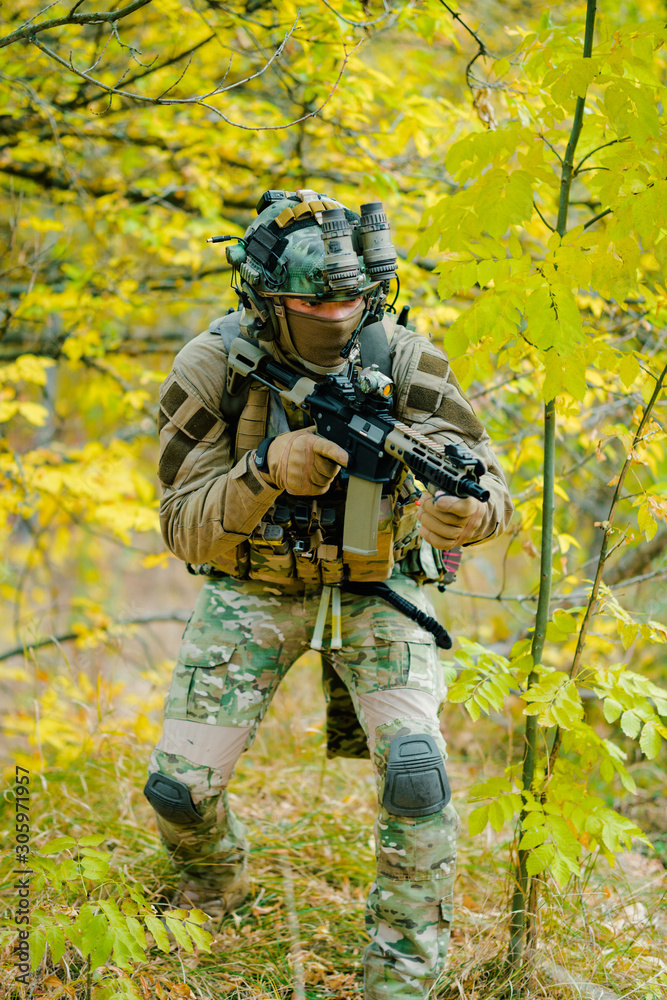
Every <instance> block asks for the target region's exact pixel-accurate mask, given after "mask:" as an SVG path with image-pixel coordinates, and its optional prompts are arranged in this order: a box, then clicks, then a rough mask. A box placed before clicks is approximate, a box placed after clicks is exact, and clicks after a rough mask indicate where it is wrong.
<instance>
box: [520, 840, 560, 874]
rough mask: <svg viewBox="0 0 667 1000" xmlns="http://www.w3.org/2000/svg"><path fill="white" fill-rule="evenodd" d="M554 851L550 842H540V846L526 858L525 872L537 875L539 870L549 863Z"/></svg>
mask: <svg viewBox="0 0 667 1000" xmlns="http://www.w3.org/2000/svg"><path fill="white" fill-rule="evenodd" d="M554 853H555V852H554V847H553V845H552V844H542V845H541V846H540V847H536V848H535V850H534V851H531V852H530V854H529V855H528V857H527V858H526V871H527V873H528V874H529V875H539V874H540V872H543V871H544V869H545V868H548V866H549V865H550V864H551V860H552V858H553V856H554Z"/></svg>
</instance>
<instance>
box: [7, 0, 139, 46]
mask: <svg viewBox="0 0 667 1000" xmlns="http://www.w3.org/2000/svg"><path fill="white" fill-rule="evenodd" d="M151 2H152V0H134V2H133V3H130V4H128V5H127V7H121V9H120V10H112V11H108V12H107V13H104V12H102V11H100V12H99V13H98V14H75V13H74V11H75V10H76V8H77V7H78V6H79V4H78V3H77V4H76V5H75V6H74V7H72V10H71V11H70V12H69V14H65V15H64V17H55V18H53V19H52V20H51V21H42V23H41V24H35V25H31V24H30V21H26V22H25V24H22V25H21V27H20V28H17V29H16V31H12V33H11V34H9V35H5V36H4V38H0V49H4V48H5V46H6V45H12V44H13V43H14V42H19V41H21V39H23V38H26V39H28V40H29V41H31V42H34V40H35V39H34V36H35V35H36V34H37V32H38V31H50V30H51V29H52V28H59V27H60V26H61V25H63V24H98V23H99V22H100V21H104V22H106V23H107V24H113V23H114V21H118V20H120V18H122V17H127V16H128V14H133V13H134V12H135V11H136V10H140V8H141V7H146V6H147V5H148V4H149V3H151ZM51 6H55V4H51ZM47 9H48V8H47ZM36 16H39V15H36ZM30 20H34V18H31V19H30Z"/></svg>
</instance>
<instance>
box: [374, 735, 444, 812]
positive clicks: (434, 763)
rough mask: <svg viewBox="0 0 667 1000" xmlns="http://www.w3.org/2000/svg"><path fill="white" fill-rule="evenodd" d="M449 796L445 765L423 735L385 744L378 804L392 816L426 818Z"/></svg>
mask: <svg viewBox="0 0 667 1000" xmlns="http://www.w3.org/2000/svg"><path fill="white" fill-rule="evenodd" d="M451 797H452V793H451V790H450V787H449V781H448V780H447V773H446V771H445V763H444V761H443V759H442V754H441V753H440V751H439V750H438V747H437V745H436V742H435V740H434V739H433V737H432V736H429V735H428V734H427V733H413V734H412V735H410V736H395V737H394V739H393V740H392V741H391V743H390V744H389V761H388V763H387V777H386V780H385V784H384V796H383V799H382V805H383V806H384V807H385V809H386V810H387V812H389V813H391V814H392V815H393V816H430V815H431V814H432V813H437V812H440V810H442V809H444V808H445V806H446V805H447V803H448V802H449V800H450V799H451Z"/></svg>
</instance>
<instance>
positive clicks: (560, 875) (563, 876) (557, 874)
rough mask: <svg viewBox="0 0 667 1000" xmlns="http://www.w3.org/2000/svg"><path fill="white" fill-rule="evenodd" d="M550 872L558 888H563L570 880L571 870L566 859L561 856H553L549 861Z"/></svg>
mask: <svg viewBox="0 0 667 1000" xmlns="http://www.w3.org/2000/svg"><path fill="white" fill-rule="evenodd" d="M551 874H552V875H553V878H554V881H555V883H556V885H557V886H558V887H559V889H564V888H565V886H566V885H567V883H568V882H569V881H570V878H571V876H572V872H571V871H570V866H569V865H568V863H567V861H566V860H565V859H564V858H562V857H555V858H554V860H553V861H552V863H551Z"/></svg>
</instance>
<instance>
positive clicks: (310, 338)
mask: <svg viewBox="0 0 667 1000" xmlns="http://www.w3.org/2000/svg"><path fill="white" fill-rule="evenodd" d="M363 311H364V302H363V299H362V301H361V302H360V303H359V305H358V306H356V308H355V310H354V312H351V313H349V315H347V316H345V317H343V318H342V319H330V318H328V317H325V316H314V315H306V314H305V313H302V312H297V311H296V310H295V309H290V308H289V306H286V307H285V318H286V319H287V325H288V326H289V331H290V336H291V340H292V344H291V345H290V346H291V347H292V348H293V350H294V352H295V353H296V354H297V355H298V356H299V357H300V358H303V360H304V361H309V362H310V363H311V364H314V365H317V366H321V367H322V368H336V367H339V366H340V365H341V364H343V363H344V361H345V359H344V358H341V356H340V352H341V350H342V349H343V347H345V345H346V344H347V342H348V340H349V339H350V337H351V336H352V334H353V333H354V331H355V330H356V328H357V324H358V323H359V320H360V319H361V316H362V313H363Z"/></svg>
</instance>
